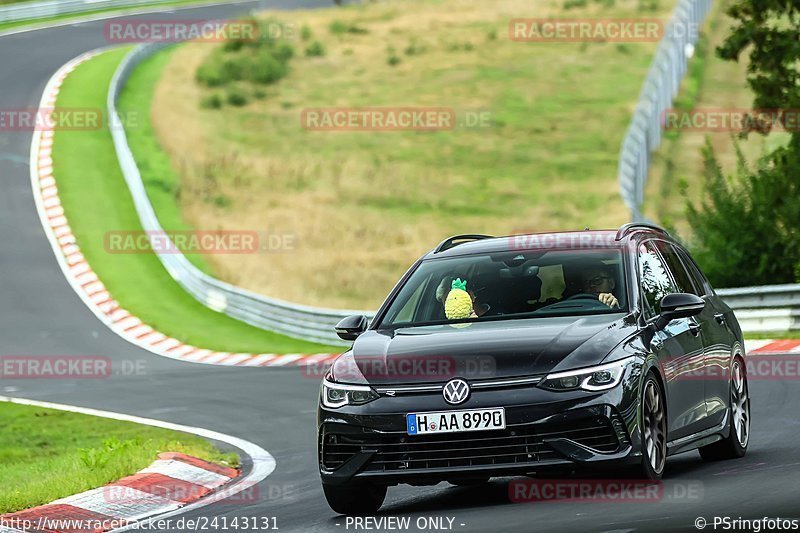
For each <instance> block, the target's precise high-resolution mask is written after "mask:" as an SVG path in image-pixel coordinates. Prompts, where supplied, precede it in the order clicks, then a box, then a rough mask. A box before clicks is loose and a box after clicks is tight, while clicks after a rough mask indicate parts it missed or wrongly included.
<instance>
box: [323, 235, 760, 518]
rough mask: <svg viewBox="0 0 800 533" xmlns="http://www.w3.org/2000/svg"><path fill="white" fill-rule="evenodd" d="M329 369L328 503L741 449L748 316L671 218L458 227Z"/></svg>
mask: <svg viewBox="0 0 800 533" xmlns="http://www.w3.org/2000/svg"><path fill="white" fill-rule="evenodd" d="M336 331H337V333H338V334H339V336H340V337H341V338H343V339H346V340H353V341H355V342H354V343H353V346H352V348H351V349H350V350H348V351H347V352H345V353H343V354H342V355H341V356H340V357H338V358H337V359H336V360H335V361H334V363H333V365H332V366H331V368H330V370H329V371H328V372H327V374H326V376H325V378H324V380H323V383H322V386H321V393H320V404H319V414H318V447H319V469H320V474H321V477H322V484H323V488H324V492H325V496H326V498H327V500H328V503H329V505H330V507H331V508H332V509H333V510H334V511H336V512H338V513H341V514H361V513H370V512H374V511H376V510H377V509H378V508H380V506H381V505H382V504H383V501H384V498H385V496H386V490H387V487H388V486H390V485H396V484H399V483H407V484H411V485H426V484H436V483H439V482H441V481H448V482H450V483H453V484H471V483H481V482H485V481H486V480H488V479H489V478H490V477H497V476H516V475H530V476H535V475H537V474H542V473H548V471H549V472H550V473H551V475H552V472H553V471H556V472H558V471H562V472H563V471H575V470H579V469H581V468H601V467H607V468H610V469H611V470H610V471H609V473H610V475H612V476H620V477H630V476H631V475H633V476H639V477H643V478H645V479H659V478H660V477H661V476H662V474H663V472H664V465H665V461H666V458H667V456H669V455H673V454H676V453H680V452H684V451H688V450H693V449H698V448H699V450H700V453H701V455H702V456H703V458H705V459H708V460H718V459H725V458H735V457H742V456H743V455H744V453H745V451H746V449H747V444H748V439H749V428H750V404H749V396H748V388H747V379H746V372H745V361H744V357H745V351H744V343H743V341H742V332H741V329H740V327H739V324H738V323H737V321H736V318H735V317H734V315H733V312H732V311H731V310H730V308H729V307H728V306H727V305H726V304H725V303H724V302H723V301H722V300H721V299H720V298H719V297H717V296H716V294H715V293H714V290H713V289H712V288H711V286H710V285H709V283H708V281H707V280H706V278H705V277H704V275H703V274H702V272H701V271H700V269H699V268H698V267H697V265H696V264H695V262H694V261H693V260H692V258H691V257H690V256H689V254H688V253H687V251H686V250H685V249H684V248H683V247H682V246H681V245H680V244H678V243H677V242H675V240H673V239H672V238H671V237H670V235H669V234H668V233H667V232H666V231H664V230H663V229H661V228H658V227H656V226H651V225H646V224H628V225H625V226H623V227H622V228H620V229H619V230H618V231H588V230H587V231H579V232H566V233H548V234H531V235H515V236H510V237H499V238H497V237H489V236H485V235H460V236H456V237H451V238H449V239H447V240H445V241H444V242H442V243H441V244H439V246H437V247H436V248H435V249H434V250H433V251H431V252H430V253H428V254H426V255H425V256H424V257H422V258H421V259H419V260H418V261H417V262H416V263H415V264H414V265H413V266H412V267H411V268H410V269H409V270H408V272H407V273H406V274H405V275H404V276H403V278H402V279H401V280H400V282H399V283H398V284H397V286H396V287H395V288H394V289H393V290H392V292H391V294H389V297H388V298H387V299H386V301H385V302H384V304H383V305H382V306H381V308H380V309H379V310H378V312H377V314H376V315H375V317H374V319H373V320H372V321H371V323H368V320H367V318H366V317H364V316H351V317H348V318H345V319H344V320H342V321H341V322H340V323H339V324H338V325H337V326H336Z"/></svg>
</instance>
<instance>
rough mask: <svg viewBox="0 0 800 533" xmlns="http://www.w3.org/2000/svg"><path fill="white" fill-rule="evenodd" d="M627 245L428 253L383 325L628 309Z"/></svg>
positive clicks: (567, 314) (417, 324)
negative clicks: (434, 255)
mask: <svg viewBox="0 0 800 533" xmlns="http://www.w3.org/2000/svg"><path fill="white" fill-rule="evenodd" d="M623 272H624V269H623V267H622V253H621V252H620V250H618V249H611V250H601V251H598V250H580V251H576V250H568V251H560V250H553V251H544V252H543V251H536V252H530V253H520V252H516V251H512V252H503V253H497V254H486V255H469V256H461V257H453V258H448V259H428V260H425V261H423V262H422V263H421V264H420V265H419V267H418V268H417V269H416V270H415V271H414V273H413V274H412V275H411V276H410V277H409V279H408V280H407V281H406V283H405V285H403V288H402V289H401V290H400V292H399V293H398V294H397V296H396V297H395V299H394V300H393V301H392V303H391V305H390V306H389V308H388V310H387V311H386V313H385V314H384V318H383V320H382V321H381V324H380V327H381V328H397V327H410V326H423V325H433V324H447V323H454V324H459V323H469V322H474V321H481V320H502V319H514V318H535V317H550V316H572V315H574V316H583V315H595V314H609V313H620V312H623V311H625V310H627V307H628V299H627V294H626V291H625V283H624V274H623Z"/></svg>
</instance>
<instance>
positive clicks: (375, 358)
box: [334, 313, 636, 384]
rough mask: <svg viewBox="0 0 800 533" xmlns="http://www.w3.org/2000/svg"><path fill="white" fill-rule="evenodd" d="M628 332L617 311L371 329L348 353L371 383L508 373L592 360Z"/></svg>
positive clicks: (545, 370) (625, 319)
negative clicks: (585, 315) (601, 313)
mask: <svg viewBox="0 0 800 533" xmlns="http://www.w3.org/2000/svg"><path fill="white" fill-rule="evenodd" d="M635 331H636V327H635V323H634V321H632V320H630V318H629V317H626V316H625V315H624V314H622V313H620V314H613V315H593V316H587V317H551V318H536V319H516V320H502V321H486V322H473V323H470V324H459V325H455V326H454V325H437V326H418V327H413V328H400V329H394V330H381V329H378V330H369V331H366V332H365V333H363V334H362V335H361V336H360V337H359V338H358V339H357V340H356V342H355V343H354V345H353V349H352V355H353V360H354V362H355V364H356V365H357V367H358V370H359V371H360V372H361V374H363V376H364V377H365V378H366V379H367V381H368V382H369V383H371V384H400V383H438V382H443V381H447V380H449V379H452V378H453V377H462V378H468V379H492V378H510V377H521V376H531V375H537V374H544V373H548V372H551V371H553V370H568V369H571V368H581V367H585V366H591V365H593V364H597V363H599V362H601V361H602V360H603V359H604V358H605V357H606V356H607V355H608V354H609V352H610V351H611V350H612V349H614V347H616V346H617V345H618V344H619V343H620V342H622V341H623V340H625V338H627V337H628V336H630V335H631V334H633V333H634V332H635ZM334 370H335V369H334Z"/></svg>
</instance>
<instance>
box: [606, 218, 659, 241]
mask: <svg viewBox="0 0 800 533" xmlns="http://www.w3.org/2000/svg"><path fill="white" fill-rule="evenodd" d="M639 230H650V231H655V232H657V233H663V234H664V235H669V232H668V231H667V230H665V229H664V228H662V227H661V226H659V225H657V224H650V223H648V222H630V223H628V224H624V225H622V226H620V228H619V230H618V231H617V236H616V238H615V239H614V240H616V241H618V240H620V239H621V238H623V237H625V236H626V235H628V234H629V233H633V232H634V231H639Z"/></svg>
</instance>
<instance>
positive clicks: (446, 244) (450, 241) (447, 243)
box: [433, 233, 493, 254]
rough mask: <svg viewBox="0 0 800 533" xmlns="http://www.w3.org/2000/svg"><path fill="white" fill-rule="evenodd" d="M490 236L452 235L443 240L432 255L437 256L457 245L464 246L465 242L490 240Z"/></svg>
mask: <svg viewBox="0 0 800 533" xmlns="http://www.w3.org/2000/svg"><path fill="white" fill-rule="evenodd" d="M492 238H493V237H492V236H491V235H480V234H472V233H467V234H464V235H453V236H452V237H448V238H447V239H445V240H443V241H442V242H440V243H439V246H437V247H436V249H435V250H434V251H433V253H435V254H438V253H439V252H444V251H445V250H449V249H450V248H453V247H455V246H458V245H459V244H464V243H465V242H469V241H480V240H481V239H492Z"/></svg>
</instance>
